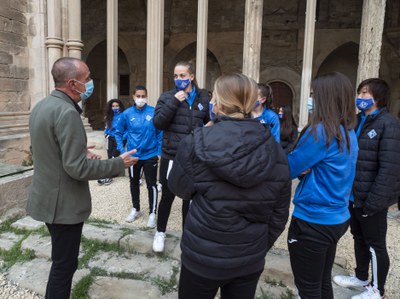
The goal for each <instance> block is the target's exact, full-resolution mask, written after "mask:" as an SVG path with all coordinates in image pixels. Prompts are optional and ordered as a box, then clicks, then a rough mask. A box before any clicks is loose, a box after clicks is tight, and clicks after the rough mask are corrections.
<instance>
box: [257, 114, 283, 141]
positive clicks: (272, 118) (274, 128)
mask: <svg viewBox="0 0 400 299" xmlns="http://www.w3.org/2000/svg"><path fill="white" fill-rule="evenodd" d="M256 119H258V120H259V121H260V123H262V124H267V125H268V126H269V129H270V131H271V134H272V136H274V139H275V140H276V142H278V143H280V139H281V137H280V136H281V132H280V127H281V125H280V123H279V117H278V115H277V114H276V113H275V112H274V111H272V110H271V109H268V108H265V107H264V110H263V113H262V114H261V115H260V116H258V117H256Z"/></svg>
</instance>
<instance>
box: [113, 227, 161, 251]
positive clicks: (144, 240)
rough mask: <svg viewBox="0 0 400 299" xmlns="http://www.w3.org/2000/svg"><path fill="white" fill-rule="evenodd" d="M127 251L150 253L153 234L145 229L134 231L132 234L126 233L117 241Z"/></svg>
mask: <svg viewBox="0 0 400 299" xmlns="http://www.w3.org/2000/svg"><path fill="white" fill-rule="evenodd" d="M119 244H120V245H121V247H122V248H124V249H125V250H128V251H129V252H138V253H144V254H146V253H152V246H153V235H152V234H150V233H149V232H147V231H140V230H138V231H135V232H134V234H132V235H126V236H125V237H123V238H122V239H121V241H120V243H119Z"/></svg>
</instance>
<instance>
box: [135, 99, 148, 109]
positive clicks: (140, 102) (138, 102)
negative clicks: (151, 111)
mask: <svg viewBox="0 0 400 299" xmlns="http://www.w3.org/2000/svg"><path fill="white" fill-rule="evenodd" d="M135 103H136V106H137V107H139V108H142V107H143V106H144V105H146V104H147V98H136V99H135Z"/></svg>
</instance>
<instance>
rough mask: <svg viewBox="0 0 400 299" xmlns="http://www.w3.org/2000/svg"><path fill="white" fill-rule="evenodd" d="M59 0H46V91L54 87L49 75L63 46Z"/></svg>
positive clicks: (59, 56) (60, 54)
mask: <svg viewBox="0 0 400 299" xmlns="http://www.w3.org/2000/svg"><path fill="white" fill-rule="evenodd" d="M61 20H62V19H61V0H48V1H47V37H46V42H45V44H46V47H47V62H48V67H49V86H48V92H49V93H50V92H51V91H52V90H53V89H54V82H53V80H52V77H51V75H50V74H51V68H52V67H53V64H54V62H55V61H56V60H57V59H59V58H61V56H62V51H63V47H64V42H63V40H62V30H61V29H62V28H61V25H62V23H61Z"/></svg>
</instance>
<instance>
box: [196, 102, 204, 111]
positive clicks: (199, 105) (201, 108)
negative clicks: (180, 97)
mask: <svg viewBox="0 0 400 299" xmlns="http://www.w3.org/2000/svg"><path fill="white" fill-rule="evenodd" d="M197 107H199V110H200V111H201V110H203V108H204V107H203V105H202V104H201V103H199V104H198V105H197Z"/></svg>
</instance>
